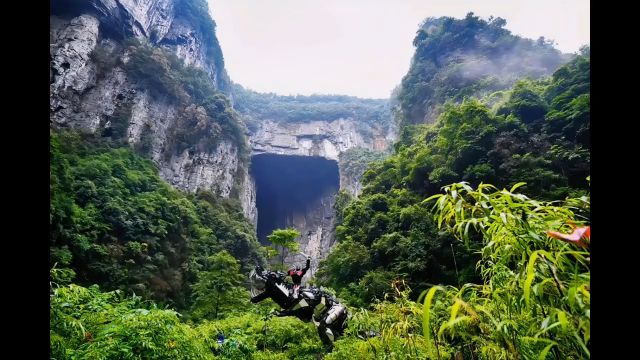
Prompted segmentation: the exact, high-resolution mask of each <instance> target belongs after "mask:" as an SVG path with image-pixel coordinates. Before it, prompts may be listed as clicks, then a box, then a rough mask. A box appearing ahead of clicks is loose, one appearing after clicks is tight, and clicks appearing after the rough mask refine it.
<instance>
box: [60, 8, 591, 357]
mask: <svg viewBox="0 0 640 360" xmlns="http://www.w3.org/2000/svg"><path fill="white" fill-rule="evenodd" d="M181 3H184V4H182V5H180V9H181V11H182V13H180V14H181V15H180V16H182V17H184V18H186V19H190V21H192V22H195V23H197V24H198V26H197V28H198V29H199V31H201V32H202V33H203V34H207V33H214V31H215V23H214V22H213V21H212V20H211V18H210V17H208V16H203V11H206V4H205V3H204V2H203V1H189V0H184V1H181ZM505 23H506V22H505V20H504V19H501V18H490V19H488V20H483V19H481V18H479V17H477V16H474V15H473V14H472V13H470V14H469V15H467V17H466V18H462V19H454V18H449V17H443V18H437V19H435V18H427V19H425V21H424V22H423V23H422V24H421V25H420V27H419V29H418V31H417V33H416V36H415V39H414V46H415V49H416V50H415V54H414V57H413V60H412V63H411V67H410V70H409V72H408V73H407V75H406V76H405V77H404V78H403V79H398V81H399V82H400V81H401V84H400V85H399V87H398V88H397V89H396V90H395V91H394V94H393V96H394V98H393V99H392V104H395V107H394V109H390V108H388V106H387V105H385V104H387V103H386V102H383V101H379V100H374V99H359V98H355V97H350V96H339V95H314V96H309V97H303V96H279V95H275V94H260V93H257V92H253V91H251V90H248V89H245V88H243V87H242V86H240V85H238V84H233V83H232V84H231V85H229V88H230V93H231V94H232V100H230V98H229V96H228V95H229V94H225V93H224V92H222V91H221V90H225V89H220V87H219V86H217V87H216V86H215V85H213V84H212V83H211V82H210V80H209V78H208V77H207V75H206V73H205V72H204V71H202V70H198V69H196V68H193V67H190V66H185V65H184V63H183V62H182V61H180V60H179V59H178V58H177V57H176V56H175V55H173V54H171V53H170V52H168V51H166V50H164V49H161V48H158V47H155V46H154V45H152V44H151V43H146V42H144V41H138V40H127V41H125V42H124V43H123V44H122V46H121V48H115V49H111V48H104V47H100V46H98V47H97V48H96V50H95V51H94V52H93V53H92V56H93V61H94V62H95V63H96V64H97V65H96V66H97V69H98V76H102V75H104V74H106V73H107V72H108V71H110V70H111V69H113V67H114V66H122V67H123V68H124V70H125V71H126V73H127V74H128V76H130V77H131V79H134V80H135V81H137V83H138V84H140V86H145V87H147V88H149V89H153V91H152V92H151V93H150V94H151V96H157V97H164V98H168V99H170V100H169V101H171V102H173V103H176V104H180V106H182V108H183V109H184V114H182V115H181V121H180V122H179V124H180V125H179V126H177V127H175V128H170V129H168V131H169V133H170V134H171V138H172V139H174V141H173V142H172V143H170V144H168V146H167V148H166V149H165V151H166V153H165V154H164V155H165V156H171V155H172V154H176V153H179V152H181V151H183V150H184V149H186V148H188V147H197V148H199V149H212V148H213V147H214V146H215V145H216V144H217V143H218V142H219V141H220V140H221V139H227V140H231V141H234V142H235V143H236V144H238V146H239V149H240V150H241V151H240V152H241V154H240V156H242V157H243V158H244V159H245V160H247V161H249V160H248V158H249V157H248V154H249V148H248V144H247V140H246V136H245V132H246V131H247V129H249V130H250V129H252V128H253V127H255V126H256V123H257V122H259V121H263V120H265V119H269V120H273V121H283V122H304V121H313V120H334V119H337V118H340V117H348V116H351V114H352V113H353V109H358V112H359V113H360V114H366V116H364V117H363V118H359V119H357V120H358V121H360V122H363V123H367V124H376V126H380V127H382V128H387V127H389V126H391V125H392V122H393V121H394V119H393V116H395V122H396V125H397V127H398V139H397V141H396V143H395V144H394V145H393V148H392V149H391V150H390V153H389V154H380V153H376V152H372V151H363V150H349V151H347V152H344V153H343V154H342V155H341V158H340V162H341V164H343V165H341V166H343V167H344V168H345V169H346V171H347V172H348V175H350V176H352V177H359V176H360V175H361V176H362V178H361V186H362V187H361V189H362V190H361V191H360V193H359V194H358V195H359V196H358V197H353V196H351V195H349V194H348V193H347V192H340V193H338V195H337V198H336V201H335V206H334V208H335V212H336V217H335V218H336V227H335V232H336V237H337V244H336V245H335V247H334V248H333V249H332V251H331V252H330V253H329V255H328V256H327V257H326V258H325V259H324V260H322V261H321V262H320V266H319V269H318V271H317V273H316V276H315V277H314V278H312V279H308V280H310V281H309V282H310V283H312V284H314V286H318V287H322V289H324V290H326V291H328V292H330V293H332V294H334V295H335V296H336V298H338V299H340V302H341V303H344V304H345V305H346V306H347V307H348V309H349V313H350V317H349V319H348V326H347V328H346V331H345V334H344V335H343V336H342V337H339V338H338V339H337V340H336V341H335V344H334V346H333V349H327V348H326V347H325V346H323V343H322V342H321V341H320V338H319V337H318V333H317V330H316V327H315V326H314V324H313V323H305V322H302V321H300V320H298V319H296V318H294V317H278V316H276V312H275V310H274V309H276V308H277V305H276V304H275V303H274V302H273V301H271V300H267V301H264V302H261V303H259V304H251V303H250V297H251V295H250V293H249V289H248V287H249V284H248V281H247V274H248V273H249V272H250V271H251V270H252V269H253V268H254V266H255V265H262V266H271V265H268V263H269V261H270V260H273V258H274V257H275V258H276V259H277V262H279V261H280V259H281V258H280V256H278V255H277V252H276V251H274V249H272V248H270V247H266V246H263V245H261V244H260V243H259V242H258V240H257V237H256V230H255V228H254V225H253V224H252V223H251V222H250V221H249V220H247V219H246V218H245V217H244V215H243V211H242V208H241V206H240V203H239V201H238V200H237V199H234V198H230V199H227V198H222V197H220V196H218V195H216V194H214V193H212V192H207V191H198V192H197V193H187V192H183V191H179V190H176V189H174V188H173V187H171V185H169V184H168V183H167V182H165V181H164V180H162V179H161V177H160V175H159V170H158V167H157V166H156V165H155V164H154V163H153V162H152V161H151V160H150V159H149V156H148V151H149V144H148V143H147V144H146V146H145V142H144V141H143V142H142V145H138V146H135V147H130V146H129V145H128V144H127V143H126V141H125V139H124V137H125V134H126V129H127V126H128V123H129V121H130V117H131V109H130V108H127V107H124V108H121V109H117V110H116V111H115V112H114V116H113V118H112V119H111V124H112V125H111V127H110V129H109V132H104V133H100V134H90V133H86V132H82V131H78V130H73V129H62V128H54V127H52V128H51V130H50V146H49V149H50V211H49V219H50V239H49V248H50V264H49V268H50V358H51V359H56V360H62V359H255V360H260V359H265V360H266V359H273V360H275V359H282V360H284V359H303V360H304V359H308V360H312V359H327V360H342V359H344V360H347V359H348V360H354V359H362V360H364V359H380V360H382V359H385V360H386V359H398V360H400V359H438V360H439V359H456V360H458V359H585V358H590V350H591V341H590V189H589V186H590V150H591V145H590V49H589V47H588V46H584V47H583V48H582V49H581V50H580V51H579V52H578V53H576V54H573V55H566V54H561V53H560V52H559V51H558V50H556V49H555V48H553V46H552V45H551V44H550V43H548V42H546V41H545V40H544V38H541V39H538V40H537V41H534V40H528V39H523V38H520V37H518V36H515V35H513V34H511V33H510V32H509V31H508V30H506V29H504V25H505ZM214 40H215V37H208V38H206V41H208V42H209V43H212V44H214V43H215V44H214V45H215V46H214V45H212V46H211V47H210V49H209V50H207V51H209V52H210V53H211V54H210V56H212V57H213V58H214V59H216V61H217V63H218V64H220V65H222V64H223V59H222V51H221V50H220V47H219V45H217V41H214ZM125 51H126V52H127V54H128V56H129V60H128V61H127V63H126V64H122V63H120V61H121V60H120V58H121V55H122V53H123V52H125ZM461 53H462V54H465V53H469V54H471V53H472V54H473V58H463V59H461V58H460V57H459V56H457V55H456V54H458V55H459V54H461ZM454 55H456V56H454ZM534 58H535V59H534ZM541 63H542V64H544V66H542V67H540V64H541ZM471 65H473V66H474V68H473V69H470V68H469V66H471ZM489 65H491V66H489ZM496 68H499V69H500V70H499V71H497V70H496ZM219 69H222V66H219ZM548 70H549V71H548ZM469 74H472V75H469ZM544 74H550V75H548V76H544ZM198 108H201V109H203V111H204V113H198V111H197V109H198ZM392 113H393V116H392ZM143 140H144V139H143ZM274 234H276V235H277V234H278V233H274ZM293 236H295V234H294V235H293ZM274 243H275V242H274ZM289 245H291V246H295V245H297V244H289ZM282 246H285V245H282ZM274 255H275V256H274ZM283 266H284V264H283ZM219 334H224V336H225V337H226V341H225V342H224V343H222V344H219V343H217V341H216V340H217V337H218V335H219Z"/></svg>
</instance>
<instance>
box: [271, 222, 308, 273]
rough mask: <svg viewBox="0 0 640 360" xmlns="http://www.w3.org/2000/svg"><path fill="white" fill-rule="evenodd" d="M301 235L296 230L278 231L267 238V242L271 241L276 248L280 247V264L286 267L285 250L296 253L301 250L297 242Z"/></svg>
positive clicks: (274, 231)
mask: <svg viewBox="0 0 640 360" xmlns="http://www.w3.org/2000/svg"><path fill="white" fill-rule="evenodd" d="M298 236H300V233H299V232H298V231H297V230H296V229H292V228H289V229H276V230H273V232H272V233H271V235H269V236H267V240H269V241H271V243H272V244H273V245H274V246H276V245H277V246H280V250H281V252H280V261H281V262H280V263H281V265H283V266H284V256H285V250H288V251H289V252H292V251H293V252H296V251H298V250H299V249H300V244H298V243H297V242H296V238H297V237H298Z"/></svg>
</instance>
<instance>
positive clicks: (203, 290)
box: [192, 250, 247, 319]
mask: <svg viewBox="0 0 640 360" xmlns="http://www.w3.org/2000/svg"><path fill="white" fill-rule="evenodd" d="M208 263H209V264H208V269H207V270H204V271H202V272H200V273H199V274H198V281H197V282H196V283H195V284H194V286H193V292H194V296H195V302H194V305H193V308H192V314H193V316H194V317H195V318H205V319H218V318H219V316H220V315H222V314H223V313H225V312H227V311H229V310H232V309H234V308H238V307H241V306H242V305H245V304H246V302H247V296H246V291H244V289H243V288H242V286H241V284H242V280H243V279H244V276H243V275H242V273H241V271H240V263H239V262H238V260H236V259H235V258H234V257H233V256H231V254H229V253H228V252H227V251H226V250H223V251H221V252H219V253H218V254H216V255H213V256H210V257H209V258H208Z"/></svg>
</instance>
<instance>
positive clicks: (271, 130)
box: [249, 119, 391, 160]
mask: <svg viewBox="0 0 640 360" xmlns="http://www.w3.org/2000/svg"><path fill="white" fill-rule="evenodd" d="M357 126H358V125H357V124H356V123H355V122H354V121H353V120H352V119H337V120H334V121H311V122H307V123H278V122H274V121H270V120H265V121H264V122H262V123H261V125H260V127H259V129H258V130H257V131H256V132H255V133H254V134H251V136H250V137H249V143H250V145H251V148H252V150H253V153H254V154H261V153H270V154H281V155H303V156H321V157H324V158H327V159H330V160H338V155H340V153H341V152H343V151H345V150H347V149H350V148H354V147H363V148H368V149H373V148H374V143H375V139H378V140H379V139H383V140H384V139H385V137H386V135H387V134H383V133H380V131H379V130H376V129H371V131H372V133H374V132H378V134H376V135H377V136H376V137H374V138H367V137H363V136H362V134H361V133H360V132H359V131H358V127H357ZM389 140H391V139H389ZM378 144H379V141H378Z"/></svg>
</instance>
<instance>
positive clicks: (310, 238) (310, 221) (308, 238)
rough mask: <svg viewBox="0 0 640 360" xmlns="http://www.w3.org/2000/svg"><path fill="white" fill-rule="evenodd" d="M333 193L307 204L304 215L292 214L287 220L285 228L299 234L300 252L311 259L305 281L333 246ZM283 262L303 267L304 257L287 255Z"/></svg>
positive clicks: (334, 240) (334, 238)
mask: <svg viewBox="0 0 640 360" xmlns="http://www.w3.org/2000/svg"><path fill="white" fill-rule="evenodd" d="M334 202H335V192H327V193H326V194H325V195H324V196H323V197H322V198H320V199H319V201H318V202H316V203H313V204H309V207H308V208H307V211H306V212H304V213H298V214H294V215H293V216H292V217H291V218H289V219H287V222H288V224H287V226H290V227H293V228H295V229H296V230H298V231H299V232H300V237H299V239H298V242H299V243H300V251H301V252H303V253H304V254H306V255H308V256H310V257H311V268H310V269H309V271H308V272H307V274H308V275H307V276H305V279H309V278H311V277H312V276H314V275H315V273H316V271H317V270H318V265H319V264H320V260H322V259H324V258H325V257H327V255H328V254H329V251H330V250H331V248H332V247H333V245H335V242H336V237H335V211H334V210H333V204H334ZM285 262H286V263H287V264H290V265H294V264H299V265H300V266H301V267H304V264H305V262H306V257H305V256H304V255H302V254H288V255H287V256H286V257H285Z"/></svg>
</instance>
